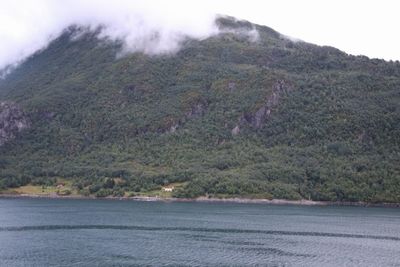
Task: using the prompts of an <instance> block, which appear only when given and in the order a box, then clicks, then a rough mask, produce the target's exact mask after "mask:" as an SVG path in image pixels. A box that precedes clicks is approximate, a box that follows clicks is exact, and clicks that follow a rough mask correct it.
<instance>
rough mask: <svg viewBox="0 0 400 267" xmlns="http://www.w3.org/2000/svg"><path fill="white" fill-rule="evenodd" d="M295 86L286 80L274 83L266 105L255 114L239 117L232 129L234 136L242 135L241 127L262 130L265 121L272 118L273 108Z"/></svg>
mask: <svg viewBox="0 0 400 267" xmlns="http://www.w3.org/2000/svg"><path fill="white" fill-rule="evenodd" d="M291 90H293V86H292V85H291V84H289V83H288V82H286V81H285V80H278V81H277V82H275V83H274V85H273V88H272V94H271V95H270V96H268V97H267V98H266V100H265V102H264V104H263V105H262V106H261V107H259V108H258V109H257V111H256V112H254V113H245V114H243V115H242V116H240V117H239V122H238V124H237V125H236V126H235V127H234V128H233V129H232V131H231V132H232V135H238V134H239V133H240V128H241V126H244V125H246V124H247V125H250V126H251V127H252V128H253V129H260V128H261V127H262V125H263V124H264V123H265V121H266V120H267V119H268V118H269V117H270V116H271V112H272V110H273V108H275V107H276V106H277V105H278V104H279V101H280V99H281V97H282V96H284V95H287V94H288V93H289V92H290V91H291Z"/></svg>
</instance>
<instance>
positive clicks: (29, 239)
mask: <svg viewBox="0 0 400 267" xmlns="http://www.w3.org/2000/svg"><path fill="white" fill-rule="evenodd" d="M0 266H10V267H12V266H400V210H399V209H391V208H363V207H306V206H272V205H260V204H232V203H230V204H228V203H177V202H174V203H164V202H135V201H109V200H63V199H0Z"/></svg>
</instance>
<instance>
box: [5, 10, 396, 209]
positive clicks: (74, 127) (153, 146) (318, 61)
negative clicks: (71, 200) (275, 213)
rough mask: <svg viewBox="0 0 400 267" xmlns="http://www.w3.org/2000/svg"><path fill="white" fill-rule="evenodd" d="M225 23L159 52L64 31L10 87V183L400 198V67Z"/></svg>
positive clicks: (86, 190) (100, 192)
mask: <svg viewBox="0 0 400 267" xmlns="http://www.w3.org/2000/svg"><path fill="white" fill-rule="evenodd" d="M217 24H218V27H219V28H220V29H221V33H220V34H219V35H217V36H212V37H209V38H207V39H205V40H193V39H186V40H185V41H184V42H183V43H182V47H181V49H180V50H179V51H178V52H177V53H176V54H170V55H158V56H147V55H145V54H142V53H131V54H127V55H124V56H118V55H119V52H120V50H121V44H120V43H117V42H111V41H107V40H100V39H99V38H98V31H91V32H90V31H85V32H83V33H82V32H81V30H80V29H79V27H77V26H73V27H70V28H68V29H66V30H65V31H64V33H63V34H62V35H61V36H59V37H58V38H57V39H56V40H54V41H53V42H51V43H50V44H49V45H48V47H47V48H45V49H43V50H41V51H39V52H37V53H35V54H34V55H32V56H31V57H29V58H28V59H27V60H26V61H25V62H23V63H22V64H20V65H19V66H18V67H17V68H16V69H14V70H13V71H12V72H11V73H9V74H8V75H7V76H6V77H5V78H4V79H3V80H1V81H0V102H1V104H0V145H1V146H0V187H1V188H3V189H6V188H15V187H19V186H21V185H25V184H34V185H43V186H44V185H51V184H54V183H55V181H56V180H59V179H61V180H65V181H69V182H71V183H72V184H73V188H74V189H76V190H79V192H80V193H82V194H97V196H106V195H109V194H113V195H123V194H127V193H128V192H130V194H131V195H132V194H138V193H140V192H142V193H143V192H151V191H152V190H159V189H160V188H161V187H162V186H170V185H171V184H173V185H179V186H177V187H176V188H175V190H174V191H173V195H174V196H176V197H197V196H207V195H208V196H218V197H228V196H231V197H232V196H240V197H255V198H284V199H312V200H329V201H367V202H400V164H399V161H400V104H399V103H400V63H399V62H398V61H397V62H387V61H384V60H378V59H369V58H367V57H365V56H352V55H348V54H346V53H344V52H342V51H340V50H338V49H335V48H333V47H326V46H324V47H321V46H317V45H313V44H309V43H306V42H301V41H298V42H293V41H292V40H290V39H288V38H287V37H285V36H283V35H281V34H279V33H278V32H276V31H274V30H272V29H271V28H268V27H265V26H260V25H254V24H251V23H249V22H246V21H238V20H235V19H233V18H230V17H221V18H219V19H218V20H217ZM77 32H80V34H79V38H77V37H76V36H77ZM249 32H252V33H254V32H256V33H257V35H258V36H255V37H256V38H252V36H250V34H248V33H249ZM253 37H254V36H253Z"/></svg>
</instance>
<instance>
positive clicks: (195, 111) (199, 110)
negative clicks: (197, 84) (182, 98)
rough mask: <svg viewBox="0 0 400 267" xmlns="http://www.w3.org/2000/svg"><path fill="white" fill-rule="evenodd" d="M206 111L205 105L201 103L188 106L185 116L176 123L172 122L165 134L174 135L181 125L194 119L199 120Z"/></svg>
mask: <svg viewBox="0 0 400 267" xmlns="http://www.w3.org/2000/svg"><path fill="white" fill-rule="evenodd" d="M206 110H207V104H205V103H203V102H199V103H196V104H194V105H192V106H190V109H189V110H188V111H187V112H185V116H184V117H182V118H181V119H179V120H178V121H176V122H174V123H173V124H171V125H170V126H169V128H168V130H166V131H165V132H166V133H175V132H176V130H177V129H178V128H179V127H180V126H181V125H182V124H184V123H185V122H186V121H187V120H190V119H195V118H199V117H201V116H203V115H204V114H205V112H206Z"/></svg>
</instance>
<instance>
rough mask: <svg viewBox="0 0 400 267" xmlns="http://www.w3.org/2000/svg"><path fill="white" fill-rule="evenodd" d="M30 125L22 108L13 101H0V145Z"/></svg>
mask: <svg viewBox="0 0 400 267" xmlns="http://www.w3.org/2000/svg"><path fill="white" fill-rule="evenodd" d="M29 127H30V122H29V119H28V118H27V116H26V115H25V114H24V112H23V110H22V109H21V108H20V107H19V106H18V105H17V104H15V103H13V102H0V146H2V145H4V144H5V143H6V142H8V141H10V140H12V139H14V138H15V137H16V136H17V134H18V133H19V132H21V131H23V130H24V129H27V128H29Z"/></svg>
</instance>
